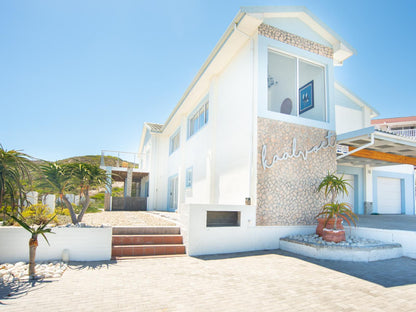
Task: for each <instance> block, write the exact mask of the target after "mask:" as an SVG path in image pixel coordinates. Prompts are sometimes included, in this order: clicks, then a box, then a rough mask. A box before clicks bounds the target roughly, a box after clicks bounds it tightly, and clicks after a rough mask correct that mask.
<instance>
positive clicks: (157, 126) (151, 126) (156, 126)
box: [145, 122, 163, 132]
mask: <svg viewBox="0 0 416 312" xmlns="http://www.w3.org/2000/svg"><path fill="white" fill-rule="evenodd" d="M145 125H147V126H148V128H149V129H150V131H152V132H162V129H163V125H162V124H157V123H151V122H145Z"/></svg>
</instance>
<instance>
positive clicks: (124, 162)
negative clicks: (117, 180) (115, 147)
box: [100, 151, 144, 171]
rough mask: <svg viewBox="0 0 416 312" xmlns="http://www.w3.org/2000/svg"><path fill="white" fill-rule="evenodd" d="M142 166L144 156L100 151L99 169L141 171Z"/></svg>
mask: <svg viewBox="0 0 416 312" xmlns="http://www.w3.org/2000/svg"><path fill="white" fill-rule="evenodd" d="M143 165H144V155H143V154H139V153H129V152H120V151H101V164H100V167H101V168H103V169H105V168H106V167H112V168H113V170H114V169H119V170H122V171H124V170H125V171H127V169H129V168H130V169H133V171H142V170H143Z"/></svg>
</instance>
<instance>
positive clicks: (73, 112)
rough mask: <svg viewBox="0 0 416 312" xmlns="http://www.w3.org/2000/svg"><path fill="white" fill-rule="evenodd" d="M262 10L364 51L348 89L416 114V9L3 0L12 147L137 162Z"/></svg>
mask: <svg viewBox="0 0 416 312" xmlns="http://www.w3.org/2000/svg"><path fill="white" fill-rule="evenodd" d="M251 5H253V6H260V5H302V6H305V7H307V8H308V9H309V10H310V11H311V12H312V13H313V14H314V15H315V16H317V17H318V18H319V19H320V20H321V21H322V22H324V23H325V24H326V25H327V26H328V27H330V28H331V29H332V30H333V31H334V32H336V33H337V34H338V35H339V36H340V37H341V38H343V39H344V40H345V41H346V42H348V43H349V44H350V45H351V46H352V47H354V48H355V49H356V51H357V54H356V55H353V56H352V57H351V58H349V59H347V60H346V61H345V62H344V65H343V66H342V67H337V68H336V69H335V78H336V80H337V81H339V82H340V83H341V84H342V85H344V86H345V87H347V88H348V89H349V90H351V91H352V92H354V93H355V94H356V95H357V96H358V97H360V98H361V99H362V100H364V101H365V102H366V103H368V104H369V105H371V106H372V107H374V108H375V109H376V110H377V111H378V112H379V113H380V115H379V118H387V117H401V116H415V115H416V97H413V95H414V94H415V89H416V79H415V74H414V71H415V70H416V57H414V55H415V51H416V34H415V30H416V19H415V18H414V12H415V10H416V1H413V0H396V1H380V0H379V1H371V0H358V1H357V0H345V1H344V0H302V1H301V0H299V1H297V0H292V1H283V0H282V1H279V0H275V1H244V0H240V1H234V0H227V1H225V0H203V1H202V0H193V1H190V0H189V1H182V0H175V1H157V0H154V1H142V0H135V1H133V0H112V1H110V0H97V1H95V0H81V1H79V0H67V1H63V0H27V1H24V0H14V1H8V0H0V144H2V146H3V148H5V149H7V150H11V149H16V150H21V151H23V152H24V153H26V154H29V155H31V156H33V157H36V158H40V159H44V160H49V161H55V160H59V159H63V158H68V157H72V156H81V155H98V154H100V153H101V150H117V151H126V152H137V151H138V148H139V144H140V136H141V132H142V128H143V123H144V122H155V123H164V122H165V121H166V120H167V118H168V116H169V114H170V113H171V111H172V110H173V108H174V107H175V106H176V104H177V103H178V101H179V99H180V98H181V96H182V95H183V93H184V92H185V90H186V88H187V87H188V86H189V84H190V82H191V81H192V80H193V78H194V77H195V75H196V74H197V72H198V70H199V69H200V67H201V66H202V65H203V63H204V62H205V60H206V59H207V57H208V55H209V54H210V52H211V51H212V49H213V48H214V47H215V45H216V43H217V42H218V40H219V39H220V37H221V36H222V34H223V33H224V32H225V30H226V28H227V27H228V25H229V24H230V23H231V22H232V20H233V18H234V17H235V16H236V14H237V12H238V10H239V8H240V7H241V6H251ZM414 88H415V89H414Z"/></svg>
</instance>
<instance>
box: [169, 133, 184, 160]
mask: <svg viewBox="0 0 416 312" xmlns="http://www.w3.org/2000/svg"><path fill="white" fill-rule="evenodd" d="M180 138H181V137H180V128H179V129H178V130H176V131H175V133H174V134H173V135H172V136H171V137H170V139H169V155H170V154H172V153H173V152H174V151H176V150H177V149H178V148H179V144H180Z"/></svg>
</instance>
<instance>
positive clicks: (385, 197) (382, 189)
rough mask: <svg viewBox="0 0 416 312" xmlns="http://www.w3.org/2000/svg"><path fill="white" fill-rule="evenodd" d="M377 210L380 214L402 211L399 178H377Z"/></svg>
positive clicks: (399, 212)
mask: <svg viewBox="0 0 416 312" xmlns="http://www.w3.org/2000/svg"><path fill="white" fill-rule="evenodd" d="M377 212H378V213H380V214H401V213H402V187H401V181H400V179H395V178H384V177H378V178H377Z"/></svg>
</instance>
